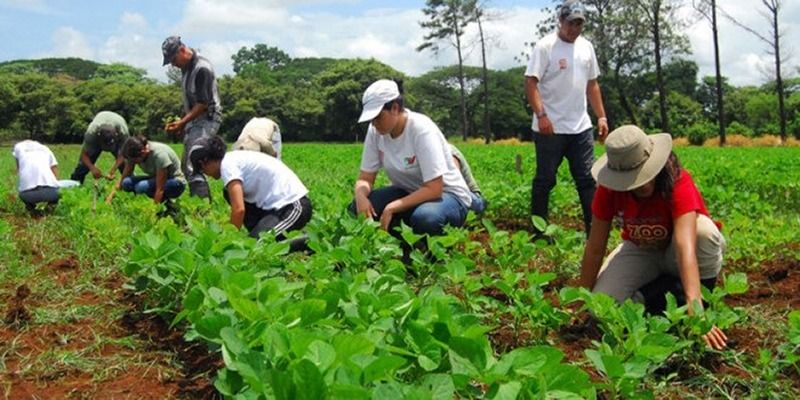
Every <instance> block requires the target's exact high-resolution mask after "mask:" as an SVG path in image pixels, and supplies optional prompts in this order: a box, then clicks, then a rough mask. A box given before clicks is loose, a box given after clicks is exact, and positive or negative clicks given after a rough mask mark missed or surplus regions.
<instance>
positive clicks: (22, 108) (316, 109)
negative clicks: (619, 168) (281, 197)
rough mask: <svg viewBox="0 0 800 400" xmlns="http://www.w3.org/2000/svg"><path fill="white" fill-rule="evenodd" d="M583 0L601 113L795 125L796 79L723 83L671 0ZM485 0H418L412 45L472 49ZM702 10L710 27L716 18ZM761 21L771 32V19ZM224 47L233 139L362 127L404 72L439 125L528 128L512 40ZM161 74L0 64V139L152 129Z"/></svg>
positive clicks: (171, 110)
mask: <svg viewBox="0 0 800 400" xmlns="http://www.w3.org/2000/svg"><path fill="white" fill-rule="evenodd" d="M764 1H765V4H766V3H767V2H768V3H770V4H773V3H780V2H777V1H772V0H764ZM694 2H696V7H695V8H696V9H697V10H698V13H699V15H701V16H708V15H714V13H713V11H715V10H716V5H715V2H714V1H712V0H695V1H694ZM585 3H586V4H587V6H588V10H589V17H588V18H589V21H590V22H589V23H587V24H586V29H585V32H584V34H585V35H586V36H587V37H588V38H589V39H590V40H592V41H593V43H594V44H595V48H596V52H597V55H598V62H599V64H600V67H601V72H602V75H601V77H600V85H601V88H602V90H603V96H604V103H605V108H606V113H607V116H608V118H609V122H610V123H611V124H612V126H618V125H621V124H624V123H635V124H638V125H640V126H643V127H645V128H646V129H647V130H648V131H668V132H670V133H672V134H673V135H674V136H677V137H681V136H686V137H688V138H689V140H690V142H692V143H702V142H703V141H704V140H705V139H707V138H710V137H713V136H716V135H720V136H721V138H722V139H724V133H725V131H726V130H727V132H728V133H731V134H742V135H745V136H758V135H762V134H781V135H782V137H785V136H784V135H785V134H786V132H788V133H790V134H793V135H794V136H795V137H798V138H800V79H798V78H794V79H786V78H782V77H781V76H780V74H778V78H777V79H771V80H769V81H768V82H767V83H765V84H763V85H761V86H743V87H734V86H732V85H730V84H729V83H728V80H727V78H725V77H724V75H722V74H721V73H719V69H718V71H717V76H706V77H702V78H700V77H698V66H697V64H696V63H695V62H694V61H692V60H691V59H689V58H688V56H689V55H690V53H689V46H688V40H687V38H686V37H685V35H684V34H683V33H682V32H683V31H684V30H683V28H684V27H685V22H683V21H681V20H679V19H678V18H677V12H676V11H677V10H678V8H679V6H680V4H679V3H680V2H678V1H672V0H658V1H653V0H648V1H644V0H585ZM554 4H560V0H558V1H555V0H554ZM486 5H487V3H485V2H477V1H472V0H470V1H466V0H446V1H443V0H429V1H428V2H427V3H426V8H425V9H424V10H423V11H424V15H425V18H426V19H425V20H424V21H420V25H421V26H422V27H423V28H424V29H426V30H427V31H428V34H427V35H426V36H425V37H424V42H423V43H421V44H420V46H419V47H418V51H427V50H433V51H438V50H439V44H440V43H443V42H444V43H448V44H449V45H453V46H456V47H459V49H458V50H459V51H458V52H457V54H460V52H461V50H462V49H460V47H461V46H468V45H469V43H477V44H479V45H480V46H481V49H482V50H483V51H482V53H483V54H485V47H486V46H488V45H489V44H488V41H487V40H484V39H485V36H484V32H483V28H482V27H481V28H480V29H479V32H480V38H479V39H480V40H477V41H470V40H467V39H466V38H463V39H464V40H461V39H462V36H464V35H466V32H467V30H466V27H467V26H469V25H470V24H478V25H479V26H480V24H481V21H485V20H491V19H497V18H501V17H500V16H496V15H489V14H488V13H487V11H486V10H487V7H486ZM709 7H711V8H709ZM550 11H551V12H554V10H550ZM710 11H711V12H710ZM777 12H778V9H776V10H775V13H777ZM723 15H725V14H724V13H723ZM776 15H777V14H776ZM728 18H730V17H728ZM554 21H555V19H547V20H544V21H542V22H541V23H540V24H539V25H538V30H539V33H540V34H541V33H546V32H549V31H550V30H552V29H554ZM709 21H713V23H712V30H714V31H716V17H714V18H710V17H709ZM734 22H735V23H738V22H737V21H734ZM774 28H775V31H776V32H777V29H778V27H777V23H776V25H775V26H774ZM456 39H458V40H456ZM777 40H778V39H775V41H776V42H777ZM531 44H532V43H527V44H526V46H530V45H531ZM779 48H780V46H777V47H776V49H778V50H779ZM776 49H773V51H774V52H777V50H776ZM201 53H202V49H201ZM232 60H233V70H234V74H233V75H229V76H223V77H219V91H220V96H221V101H222V107H223V116H224V120H223V124H222V127H221V129H220V133H221V134H222V135H223V136H224V137H225V138H226V139H227V140H233V139H235V138H236V136H238V133H239V132H240V131H241V129H242V127H243V126H244V124H245V123H246V122H247V121H248V120H249V119H250V118H251V117H254V116H266V117H269V118H272V119H274V120H275V121H276V122H278V124H279V125H280V126H281V131H282V132H283V135H284V139H285V140H286V141H341V142H346V141H358V140H360V139H363V135H364V134H365V132H366V126H365V125H363V124H362V125H358V124H356V122H355V121H356V120H357V117H358V115H359V110H360V107H361V95H362V93H363V90H364V88H366V87H367V86H368V85H369V84H370V83H371V82H373V81H374V80H376V79H380V78H395V79H401V80H403V81H404V83H405V85H404V86H405V88H406V100H407V105H408V107H409V108H411V109H414V110H416V111H420V112H423V113H425V114H427V115H429V116H430V117H431V118H433V120H434V121H436V122H437V124H439V126H440V128H441V129H442V131H444V133H445V134H446V135H448V136H450V135H457V134H460V135H463V136H464V137H465V138H466V137H484V138H486V139H487V140H489V139H495V140H496V139H505V138H514V137H516V138H522V139H525V138H527V137H529V136H530V110H529V109H528V105H527V101H526V99H525V97H524V91H523V82H524V77H523V73H524V70H525V64H526V62H527V56H526V54H525V52H523V53H522V54H521V55H520V57H518V59H517V61H518V62H519V66H518V67H514V68H510V69H507V70H492V69H489V68H487V67H486V60H485V57H483V62H482V66H480V67H475V66H468V65H464V62H463V59H462V57H458V60H456V61H457V63H456V64H454V65H451V66H447V67H441V68H436V69H434V70H432V71H429V72H427V73H425V74H423V75H421V76H417V77H410V76H406V75H404V74H403V73H401V72H400V71H397V70H395V69H394V68H392V67H391V66H389V65H386V64H384V63H381V62H380V61H377V60H374V59H369V60H365V59H332V58H292V57H290V56H289V55H288V54H287V53H285V52H284V51H283V50H281V49H279V48H277V47H274V46H270V45H268V44H256V45H254V46H253V47H249V48H248V47H243V48H241V49H240V50H239V51H238V52H237V53H236V54H234V55H233V56H232ZM776 60H780V56H777V58H776ZM776 65H778V66H780V63H779V62H777V61H776ZM778 72H780V70H778ZM167 77H168V81H169V82H167V83H163V82H159V81H156V80H154V79H151V78H148V77H147V76H146V73H145V71H144V70H142V69H138V68H135V67H131V66H129V65H124V64H110V65H103V64H98V63H95V62H92V61H87V60H81V59H76V58H67V59H42V60H20V61H11V62H5V63H0V139H6V140H9V139H19V138H35V139H40V140H44V141H48V142H78V141H80V140H81V138H82V135H83V132H84V130H85V128H86V125H87V124H88V123H89V121H90V120H91V119H92V117H93V115H94V114H95V113H96V112H98V111H101V110H111V111H115V112H117V113H119V114H121V115H122V116H123V117H125V118H126V120H127V121H128V123H129V125H130V128H131V129H132V131H133V132H136V133H144V134H146V135H148V136H150V137H154V138H160V139H163V138H164V130H163V128H164V125H165V123H166V121H168V120H170V119H171V118H174V117H175V116H178V115H180V112H181V101H182V100H181V99H182V98H181V95H180V87H179V83H178V81H179V80H180V71H178V70H175V69H170V70H168V71H167ZM720 104H722V107H719V105H720Z"/></svg>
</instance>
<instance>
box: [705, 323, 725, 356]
mask: <svg viewBox="0 0 800 400" xmlns="http://www.w3.org/2000/svg"><path fill="white" fill-rule="evenodd" d="M703 340H705V342H706V344H707V345H708V347H711V348H712V349H714V350H722V349H724V348H725V347H726V346H727V345H728V337H727V336H725V333H724V332H722V330H721V329H719V328H717V326H716V325H714V326H712V327H711V330H710V331H708V332H707V333H706V334H705V335H703Z"/></svg>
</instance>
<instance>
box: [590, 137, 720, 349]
mask: <svg viewBox="0 0 800 400" xmlns="http://www.w3.org/2000/svg"><path fill="white" fill-rule="evenodd" d="M605 147H606V154H605V155H603V156H602V157H600V159H598V160H597V162H595V163H594V166H593V167H592V175H594V177H595V179H596V180H597V182H598V185H599V186H598V188H597V191H596V193H595V195H594V200H593V202H592V230H591V232H590V233H589V239H588V241H587V243H586V249H585V251H584V254H583V261H582V265H581V277H580V285H581V286H583V287H586V288H589V289H591V290H592V291H593V292H595V293H597V292H599V293H605V294H608V295H610V296H611V297H613V298H614V299H616V300H617V301H618V302H622V301H624V300H625V299H632V300H633V301H637V302H645V303H646V304H647V302H646V301H647V300H648V299H647V298H648V297H651V298H652V297H660V299H658V300H657V301H660V302H661V309H662V310H663V306H664V294H665V290H658V289H657V288H658V287H663V284H662V283H663V282H669V281H674V280H675V277H679V279H680V283H681V285H682V291H683V293H682V294H683V296H685V301H686V302H687V303H688V304H689V309H688V310H689V313H694V311H695V308H696V307H703V305H702V296H701V292H700V285H703V286H705V287H707V288H708V289H709V290H711V289H713V287H714V285H715V283H716V279H717V275H718V274H719V272H720V269H721V267H722V256H723V253H724V251H725V246H726V243H725V238H724V237H723V236H722V234H721V233H720V230H719V226H718V225H717V224H716V223H715V222H714V221H712V220H711V217H710V216H709V213H708V210H707V209H706V205H705V203H704V201H703V197H702V196H701V195H700V192H699V191H698V190H697V187H696V186H695V184H694V181H693V180H692V177H691V175H689V172H688V171H686V170H685V169H683V168H682V167H681V164H680V162H679V161H678V157H677V156H676V155H675V153H673V152H672V138H671V136H670V135H669V134H668V133H661V134H657V135H649V136H648V135H645V133H644V132H643V131H642V130H641V129H639V128H638V127H636V126H633V125H626V126H622V127H619V128H617V129H616V130H614V131H613V132H611V133H610V134H609V135H608V138H607V139H606V141H605ZM615 217H619V218H621V220H622V239H623V241H622V244H621V245H619V247H617V248H616V249H615V250H614V251H612V252H611V254H609V256H608V258H607V259H606V262H605V264H604V265H602V268H601V264H602V262H603V256H604V255H605V252H606V246H607V245H608V236H609V232H610V231H611V225H612V220H613V219H614V218H615ZM598 272H599V276H598ZM654 291H655V292H657V295H656V296H653V293H652V292H654ZM678 294H679V295H680V294H681V293H678ZM648 309H649V310H652V306H651V305H648ZM704 339H705V341H706V343H707V344H708V345H709V346H711V347H713V348H715V349H722V348H724V347H725V346H726V341H727V337H726V336H725V334H724V333H723V332H722V331H721V330H720V329H719V328H717V327H716V326H714V327H713V328H712V329H711V330H710V331H709V332H708V333H706V334H705V335H704Z"/></svg>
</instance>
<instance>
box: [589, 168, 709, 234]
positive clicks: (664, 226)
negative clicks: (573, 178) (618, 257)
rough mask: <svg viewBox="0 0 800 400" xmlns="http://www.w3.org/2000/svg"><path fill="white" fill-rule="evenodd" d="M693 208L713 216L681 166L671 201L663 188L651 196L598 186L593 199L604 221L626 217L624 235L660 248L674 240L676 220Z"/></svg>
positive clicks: (597, 214)
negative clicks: (664, 195)
mask: <svg viewBox="0 0 800 400" xmlns="http://www.w3.org/2000/svg"><path fill="white" fill-rule="evenodd" d="M692 211H696V212H697V213H698V214H703V215H706V216H709V215H708V210H707V209H706V205H705V203H704V202H703V197H702V196H701V195H700V192H699V191H698V190H697V186H695V185H694V181H693V180H692V177H691V175H689V172H688V171H686V170H681V172H680V175H679V176H678V179H677V180H676V181H675V187H674V188H673V190H672V199H671V201H668V200H667V199H665V198H664V197H663V196H662V195H661V193H659V192H655V193H653V195H652V196H650V198H647V199H637V198H636V196H634V195H633V192H617V191H614V190H611V189H609V188H606V187H604V186H598V187H597V192H596V193H595V195H594V201H593V202H592V213H593V214H594V216H595V217H597V218H599V219H601V220H603V221H611V220H612V219H613V218H614V217H615V216H618V217H620V218H621V219H622V239H624V240H630V241H631V242H633V243H635V244H636V245H638V246H642V247H648V248H659V249H663V248H665V247H667V246H668V245H669V243H670V241H671V240H672V231H673V221H674V220H675V219H676V218H678V217H680V216H681V215H683V214H686V213H688V212H692ZM709 217H710V216H709Z"/></svg>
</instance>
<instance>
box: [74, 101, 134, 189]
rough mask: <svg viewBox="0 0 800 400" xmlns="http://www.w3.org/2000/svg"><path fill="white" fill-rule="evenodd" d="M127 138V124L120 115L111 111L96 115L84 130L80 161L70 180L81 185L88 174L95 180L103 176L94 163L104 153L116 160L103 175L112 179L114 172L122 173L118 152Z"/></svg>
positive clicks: (122, 161) (120, 157)
mask: <svg viewBox="0 0 800 400" xmlns="http://www.w3.org/2000/svg"><path fill="white" fill-rule="evenodd" d="M128 136H129V133H128V124H127V123H125V118H122V116H121V115H119V114H117V113H115V112H112V111H100V112H99V113H97V115H95V116H94V118H93V119H92V122H91V123H90V124H89V127H88V128H86V133H84V134H83V146H82V147H81V155H80V159H78V165H76V166H75V171H73V172H72V176H70V179H71V180H73V181H78V182H80V183H83V181H84V179H86V175H87V174H88V173H89V172H91V173H92V176H94V178H95V179H98V178H100V177H101V176H103V172H102V171H100V169H99V168H97V166H96V165H95V164H94V163H95V162H97V158H98V157H100V153H102V152H104V151H107V152H109V153H111V154H113V155H114V157H115V158H116V161H114V166H113V167H111V170H109V171H108V174H106V175H105V177H106V178H107V179H114V174H115V171H116V170H119V172H122V168H123V167H124V165H123V164H124V160H123V158H122V154H121V153H120V151H119V150H120V148H121V147H122V143H124V142H125V139H127V138H128Z"/></svg>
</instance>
